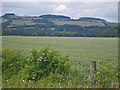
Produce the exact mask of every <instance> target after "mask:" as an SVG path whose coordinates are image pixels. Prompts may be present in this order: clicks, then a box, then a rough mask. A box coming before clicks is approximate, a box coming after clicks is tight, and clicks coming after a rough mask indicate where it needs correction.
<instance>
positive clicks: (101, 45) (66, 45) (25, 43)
mask: <svg viewBox="0 0 120 90" xmlns="http://www.w3.org/2000/svg"><path fill="white" fill-rule="evenodd" d="M2 45H3V48H4V47H10V48H18V49H23V50H24V51H25V52H26V54H28V53H29V51H30V50H31V49H32V48H35V49H37V50H39V49H40V48H42V47H45V46H48V45H49V46H51V47H55V48H57V49H58V50H59V51H60V52H61V53H62V54H66V55H69V56H70V60H71V62H73V63H74V64H73V67H76V68H78V69H79V70H80V71H84V72H85V73H87V72H89V66H90V65H89V62H90V61H91V60H96V61H97V68H99V66H100V65H101V64H103V63H108V62H113V63H114V64H115V65H117V64H118V39H117V38H94V37H24V36H3V38H2Z"/></svg>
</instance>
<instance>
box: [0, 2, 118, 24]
mask: <svg viewBox="0 0 120 90" xmlns="http://www.w3.org/2000/svg"><path fill="white" fill-rule="evenodd" d="M20 1H21V2H17V1H16V0H4V2H2V13H0V14H1V15H3V14H5V13H15V14H16V15H19V16H40V15H45V14H55V15H65V16H69V17H71V18H73V19H78V18H80V17H95V18H101V19H105V20H107V21H109V22H118V2H117V0H114V2H113V0H109V2H108V0H104V2H103V0H98V1H97V2H94V0H91V2H88V0H84V2H82V1H80V0H79V1H78V0H74V2H73V0H66V1H64V2H57V1H56V0H52V1H48V0H44V2H41V1H39V0H29V2H28V1H27V0H20ZM59 1H63V0H59ZM92 1H93V2H92Z"/></svg>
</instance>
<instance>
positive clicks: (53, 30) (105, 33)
mask: <svg viewBox="0 0 120 90" xmlns="http://www.w3.org/2000/svg"><path fill="white" fill-rule="evenodd" d="M29 27H34V28H29ZM12 29H16V30H12ZM2 35H21V36H66V37H67V36H69V37H117V36H118V29H117V27H114V28H107V27H98V26H96V27H95V26H94V27H91V26H90V27H84V28H83V27H80V26H78V25H59V26H51V27H49V26H48V25H31V26H19V27H12V28H7V29H3V31H2Z"/></svg>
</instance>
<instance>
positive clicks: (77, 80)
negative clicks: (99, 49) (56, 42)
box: [2, 47, 119, 88]
mask: <svg viewBox="0 0 120 90" xmlns="http://www.w3.org/2000/svg"><path fill="white" fill-rule="evenodd" d="M2 72H3V75H2V76H3V88H16V87H17V88H44V87H49V88H50V87H57V88H58V87H59V88H76V87H77V88H92V87H93V85H94V87H95V88H101V87H104V88H105V87H107V88H108V87H111V88H118V77H119V76H118V68H117V66H114V65H113V64H112V63H107V64H103V65H101V68H99V69H98V70H97V72H96V73H95V81H94V80H93V79H92V78H89V77H88V76H87V77H85V74H84V73H83V72H81V73H78V70H77V69H75V68H72V63H71V62H70V61H69V57H68V56H61V55H60V54H59V53H58V52H57V51H56V50H54V49H52V48H49V47H46V48H43V49H41V50H40V51H36V50H32V51H31V52H30V54H29V55H24V53H23V52H21V51H20V50H16V49H14V50H12V49H8V48H5V49H3V55H2ZM94 83H95V84H94Z"/></svg>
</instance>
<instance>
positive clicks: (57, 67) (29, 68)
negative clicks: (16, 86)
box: [19, 47, 70, 80]
mask: <svg viewBox="0 0 120 90" xmlns="http://www.w3.org/2000/svg"><path fill="white" fill-rule="evenodd" d="M26 60H27V62H26V64H25V67H24V68H23V69H22V70H21V71H20V72H19V77H21V78H22V79H27V80H39V79H40V78H41V77H46V76H48V75H49V74H50V75H51V74H53V75H55V74H62V75H65V74H68V73H69V69H70V64H69V59H68V56H62V55H60V54H59V53H58V51H56V50H55V49H53V48H49V47H45V48H43V49H41V50H40V51H37V50H32V51H31V53H30V54H29V56H28V57H27V59H26Z"/></svg>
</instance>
